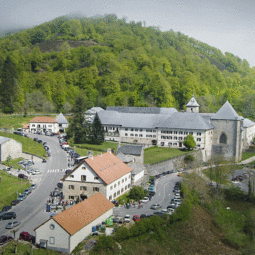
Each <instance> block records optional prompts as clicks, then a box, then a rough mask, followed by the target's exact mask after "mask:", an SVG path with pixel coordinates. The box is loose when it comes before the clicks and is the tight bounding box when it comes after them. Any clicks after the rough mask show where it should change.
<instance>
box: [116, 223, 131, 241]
mask: <svg viewBox="0 0 255 255" xmlns="http://www.w3.org/2000/svg"><path fill="white" fill-rule="evenodd" d="M129 237H130V233H129V230H128V229H127V228H126V227H120V228H119V229H118V230H117V231H116V234H115V239H116V241H117V242H121V241H123V240H127V239H128V238H129Z"/></svg>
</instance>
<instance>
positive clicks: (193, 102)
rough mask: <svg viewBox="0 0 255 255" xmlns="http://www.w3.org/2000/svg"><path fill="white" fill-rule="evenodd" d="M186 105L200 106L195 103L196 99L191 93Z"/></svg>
mask: <svg viewBox="0 0 255 255" xmlns="http://www.w3.org/2000/svg"><path fill="white" fill-rule="evenodd" d="M186 106H189V107H196V106H200V105H199V104H198V103H197V101H196V99H195V97H194V95H193V96H192V98H191V99H190V100H189V102H188V103H187V104H186Z"/></svg>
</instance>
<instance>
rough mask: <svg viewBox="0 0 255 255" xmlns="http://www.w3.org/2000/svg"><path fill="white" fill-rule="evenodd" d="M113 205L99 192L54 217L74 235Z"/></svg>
mask: <svg viewBox="0 0 255 255" xmlns="http://www.w3.org/2000/svg"><path fill="white" fill-rule="evenodd" d="M113 207H114V205H113V203H111V202H110V201H109V200H108V199H107V198H105V197H104V195H102V194H101V193H100V192H98V193H97V194H95V195H93V196H92V197H90V198H88V199H86V200H84V201H82V202H80V203H78V204H77V205H74V206H72V207H71V208H69V209H67V210H65V211H63V212H62V213H60V214H58V215H56V216H54V217H53V219H54V220H55V221H56V222H57V223H58V224H59V225H60V226H61V227H62V228H64V229H65V230H66V231H67V232H68V233H69V234H70V235H73V234H75V233H76V232H77V231H79V230H80V229H82V228H84V227H85V226H87V225H88V224H89V223H91V222H92V221H94V220H96V219H97V218H98V217H100V216H101V215H103V214H104V213H106V212H108V211H109V210H110V209H111V208H113Z"/></svg>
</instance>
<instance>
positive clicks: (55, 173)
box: [0, 134, 68, 236]
mask: <svg viewBox="0 0 255 255" xmlns="http://www.w3.org/2000/svg"><path fill="white" fill-rule="evenodd" d="M34 137H38V138H40V139H41V140H42V141H43V142H47V143H48V145H49V147H50V149H51V157H49V159H48V161H47V163H42V161H41V160H36V161H35V167H36V168H37V169H39V170H40V171H42V174H40V175H36V176H30V178H31V180H33V179H34V181H35V182H36V183H37V188H36V189H35V190H33V191H32V193H31V194H30V195H29V196H28V197H27V198H26V199H25V200H24V201H22V202H21V203H20V204H18V205H16V206H14V207H13V208H12V210H11V211H12V212H16V214H17V220H18V221H21V225H20V226H19V231H18V232H17V234H16V236H18V235H19V233H20V232H22V231H27V232H29V233H30V234H35V232H34V228H36V227H37V226H39V225H40V224H42V223H43V222H44V221H45V220H47V219H48V218H49V214H48V213H46V212H44V210H45V208H46V201H47V200H48V198H49V194H50V192H51V191H53V190H54V188H55V187H56V185H57V183H58V182H59V180H60V179H61V178H62V177H63V176H64V174H65V172H64V170H63V169H67V165H68V164H67V163H68V161H67V153H66V152H65V151H64V150H62V149H61V148H60V146H59V142H58V138H57V137H50V136H44V135H33V134H31V138H34ZM7 222H8V220H5V221H1V222H0V235H3V234H6V233H10V232H11V231H10V230H6V229H5V225H6V224H7Z"/></svg>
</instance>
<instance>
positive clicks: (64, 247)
mask: <svg viewBox="0 0 255 255" xmlns="http://www.w3.org/2000/svg"><path fill="white" fill-rule="evenodd" d="M113 207H114V205H113V203H111V202H110V201H109V200H108V199H106V198H105V197H104V196H103V195H102V194H101V193H100V192H98V193H97V194H95V195H93V196H92V197H90V198H88V199H86V200H85V201H82V202H80V203H78V204H76V205H74V206H72V207H70V208H69V209H67V210H64V211H63V212H61V213H59V214H57V215H56V216H54V217H52V218H50V219H48V220H47V221H45V222H44V223H42V224H41V225H39V226H38V227H37V228H35V237H36V244H37V245H39V246H40V247H42V248H48V249H52V250H57V251H60V252H64V253H68V254H70V253H71V252H72V251H73V250H74V249H75V247H76V246H77V245H78V244H79V243H80V242H81V241H83V240H84V239H85V238H86V237H87V236H88V235H90V234H91V233H92V227H94V226H96V225H99V224H102V222H103V221H105V220H106V219H107V218H109V217H110V216H112V215H113Z"/></svg>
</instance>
